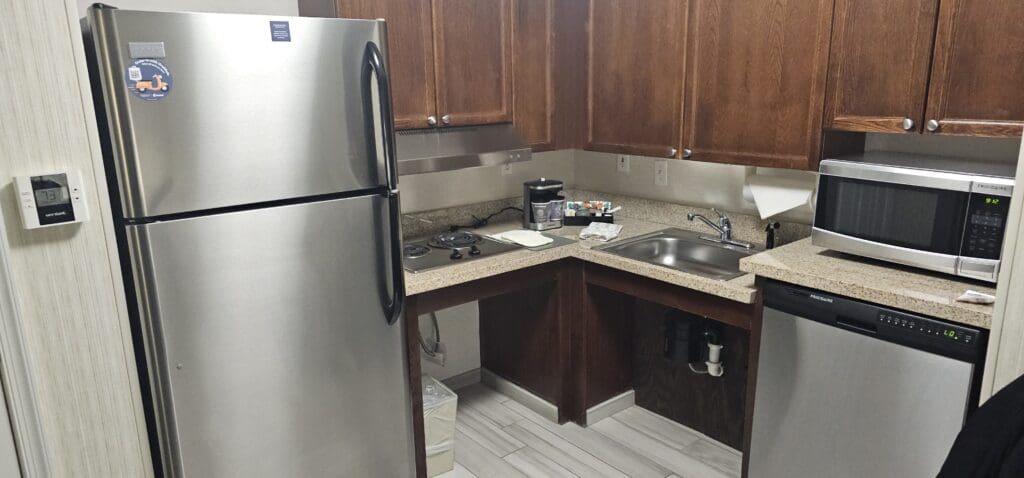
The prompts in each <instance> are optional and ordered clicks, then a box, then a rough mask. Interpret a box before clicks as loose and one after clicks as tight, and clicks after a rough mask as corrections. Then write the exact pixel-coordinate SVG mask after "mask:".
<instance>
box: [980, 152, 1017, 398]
mask: <svg viewBox="0 0 1024 478" xmlns="http://www.w3.org/2000/svg"><path fill="white" fill-rule="evenodd" d="M1020 156H1021V157H1020V159H1018V162H1017V164H1018V167H1017V188H1016V190H1015V191H1014V194H1013V200H1012V201H1011V202H1010V218H1009V221H1008V223H1007V225H1006V239H1005V242H1004V243H1003V263H1002V271H1001V272H1000V274H999V286H998V287H997V288H996V290H997V292H996V305H995V310H994V311H993V316H992V330H991V333H990V335H989V344H988V358H987V363H986V364H985V375H984V377H983V379H982V384H981V399H982V400H983V401H984V400H986V399H988V397H989V396H991V395H993V394H995V393H996V392H998V391H999V389H1001V388H1003V387H1004V386H1006V385H1007V384H1009V383H1010V382H1012V381H1014V380H1015V379H1016V378H1017V377H1020V376H1021V375H1022V374H1024V294H1022V293H1021V291H1022V290H1024V187H1021V185H1022V184H1024V168H1021V167H1020V166H1019V165H1020V164H1022V163H1024V147H1022V151H1021V154H1020Z"/></svg>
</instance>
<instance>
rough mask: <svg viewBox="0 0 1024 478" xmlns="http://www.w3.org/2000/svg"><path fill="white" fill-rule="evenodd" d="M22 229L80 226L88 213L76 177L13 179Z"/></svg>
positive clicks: (72, 175) (74, 174) (69, 173)
mask: <svg viewBox="0 0 1024 478" xmlns="http://www.w3.org/2000/svg"><path fill="white" fill-rule="evenodd" d="M14 186H15V189H16V190H17V191H18V202H19V203H20V206H21V207H20V209H21V222H22V225H24V226H25V229H37V228H40V227H50V226H59V225H61V224H70V223H76V222H84V221H87V220H88V219H89V211H88V209H87V208H86V204H85V194H84V191H82V179H81V176H80V175H79V174H78V173H75V172H66V173H54V174H44V175H41V176H19V177H16V178H14Z"/></svg>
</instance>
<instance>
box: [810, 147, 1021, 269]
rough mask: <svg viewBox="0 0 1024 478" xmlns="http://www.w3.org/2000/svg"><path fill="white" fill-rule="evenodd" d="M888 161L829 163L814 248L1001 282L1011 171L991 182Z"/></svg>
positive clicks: (902, 159) (915, 160)
mask: <svg viewBox="0 0 1024 478" xmlns="http://www.w3.org/2000/svg"><path fill="white" fill-rule="evenodd" d="M875 159H876V160H877V159H878V158H875ZM884 159H886V160H887V161H886V162H884V163H878V162H872V163H868V162H862V161H847V160H832V159H830V160H825V161H822V162H821V167H820V175H819V179H818V193H817V208H816V210H815V216H814V229H813V230H812V232H811V238H812V239H811V241H812V243H813V244H814V245H816V246H821V247H825V248H828V249H832V250H836V251H840V252H845V253H848V254H854V255H858V256H864V257H870V258H874V259H879V260H883V261H889V262H895V263H899V264H904V265H908V266H914V267H920V268H923V269H929V270H933V271H938V272H943V273H947V274H954V275H957V276H962V277H968V278H971V279H978V280H983V281H988V282H995V281H996V279H997V278H998V276H999V264H1000V258H1001V252H1002V247H1003V236H1004V234H1005V231H1006V220H1007V215H1008V213H1009V209H1010V197H1011V196H1012V194H1013V186H1014V180H1013V178H1012V172H1011V171H1012V169H1010V167H1011V166H1010V165H1003V166H1004V167H1002V168H999V169H997V171H998V172H1001V173H1002V174H986V173H990V172H992V171H986V173H977V172H963V171H953V170H949V169H933V168H931V167H930V166H936V165H937V166H949V165H950V164H951V163H950V162H949V160H948V159H946V160H941V159H932V160H929V159H928V158H926V157H916V156H912V157H907V156H901V155H886V156H885V158H884ZM961 164H963V162H961Z"/></svg>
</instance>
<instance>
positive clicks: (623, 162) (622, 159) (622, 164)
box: [617, 154, 629, 173]
mask: <svg viewBox="0 0 1024 478" xmlns="http://www.w3.org/2000/svg"><path fill="white" fill-rule="evenodd" d="M617 164H618V169H619V172H620V173H629V156H628V155H625V154H622V155H619V160H618V162H617Z"/></svg>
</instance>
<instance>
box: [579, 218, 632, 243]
mask: <svg viewBox="0 0 1024 478" xmlns="http://www.w3.org/2000/svg"><path fill="white" fill-rule="evenodd" d="M621 231H622V225H620V224H610V223H607V222H592V223H590V225H589V226H587V227H584V228H583V230H582V231H580V239H597V240H600V241H605V242H607V241H610V240H612V239H615V238H616V237H618V236H619V232H621Z"/></svg>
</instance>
